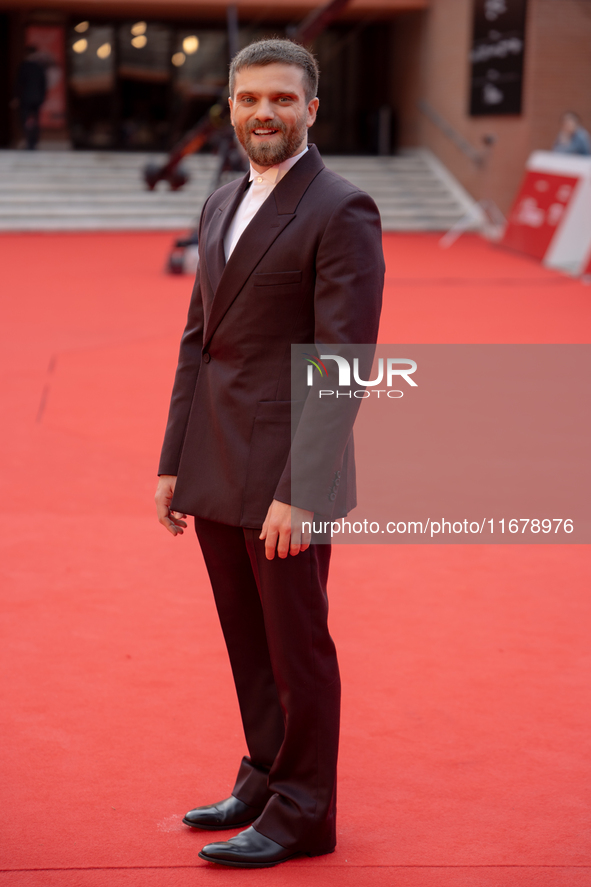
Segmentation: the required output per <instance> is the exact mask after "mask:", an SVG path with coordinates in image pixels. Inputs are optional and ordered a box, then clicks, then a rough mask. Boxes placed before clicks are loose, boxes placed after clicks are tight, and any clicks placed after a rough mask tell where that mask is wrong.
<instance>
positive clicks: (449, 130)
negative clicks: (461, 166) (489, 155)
mask: <svg viewBox="0 0 591 887" xmlns="http://www.w3.org/2000/svg"><path fill="white" fill-rule="evenodd" d="M417 107H418V108H419V110H420V111H422V112H423V114H424V115H425V117H427V118H428V119H429V120H430V121H431V123H434V124H435V126H436V127H437V128H438V129H440V130H441V132H442V133H443V134H444V135H445V136H447V138H448V139H449V140H450V141H451V142H453V143H454V145H455V146H456V148H457V149H458V150H459V151H461V152H462V154H464V156H465V157H467V158H468V159H469V160H471V161H472V163H474V164H475V166H483V164H484V161H485V160H486V152H484V151H479V150H478V148H475V147H474V145H471V144H470V142H469V141H468V140H467V139H465V138H464V136H463V135H462V134H461V133H459V132H458V131H457V129H454V127H453V126H452V125H451V123H449V122H448V121H447V120H446V119H445V118H444V117H442V116H441V114H440V113H439V112H438V111H436V110H435V108H434V107H433V106H432V105H430V104H429V102H427V101H426V100H425V99H421V100H420V101H419V102H417Z"/></svg>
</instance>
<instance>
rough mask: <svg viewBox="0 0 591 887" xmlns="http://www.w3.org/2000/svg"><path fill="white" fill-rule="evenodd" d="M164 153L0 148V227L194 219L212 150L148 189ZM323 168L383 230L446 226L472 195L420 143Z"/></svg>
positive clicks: (124, 226) (129, 225) (122, 225)
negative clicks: (150, 173)
mask: <svg viewBox="0 0 591 887" xmlns="http://www.w3.org/2000/svg"><path fill="white" fill-rule="evenodd" d="M163 159H164V156H158V155H154V154H141V153H140V154H130V153H121V152H119V153H117V152H95V151H89V152H82V151H36V152H25V151H0V230H1V231H60V230H63V231H72V230H74V231H76V230H84V231H89V230H156V229H161V230H172V229H179V228H180V229H183V228H188V227H191V226H192V225H194V223H195V220H196V219H197V217H198V215H199V213H200V211H201V207H202V205H203V203H204V202H205V200H206V198H207V196H208V194H209V193H210V191H211V187H212V183H213V178H214V175H215V170H216V168H217V158H216V157H214V156H213V155H193V156H191V157H187V158H185V160H184V161H183V164H184V166H185V167H186V168H187V170H188V171H189V173H190V176H191V180H190V182H188V183H187V185H186V186H185V187H184V188H183V189H181V190H180V191H176V192H173V191H171V190H170V189H169V188H168V186H167V185H166V184H165V183H160V184H159V186H158V188H157V189H156V190H155V191H152V192H150V191H148V190H147V189H146V188H145V185H144V183H143V179H142V170H143V168H144V166H145V165H146V164H147V163H157V162H159V161H160V162H161V161H162V160H163ZM324 162H325V163H326V165H327V167H328V168H329V169H332V170H334V171H335V172H337V173H338V174H339V175H342V176H343V177H344V178H347V179H349V181H351V182H352V183H353V184H355V185H357V187H359V188H362V189H363V190H365V191H367V192H368V193H369V194H371V195H372V196H373V197H374V199H375V200H376V203H377V205H378V208H379V210H380V213H381V215H382V224H383V228H384V230H386V231H404V230H407V231H420V230H447V229H448V228H450V227H451V226H452V225H453V224H454V223H455V222H457V221H458V219H460V218H461V217H462V216H463V215H465V214H466V212H467V211H469V210H470V209H471V208H472V207H473V201H472V200H471V198H470V197H469V196H468V195H467V194H466V193H465V192H464V191H463V190H462V189H461V187H460V186H459V185H458V183H457V182H455V180H454V179H452V177H451V176H450V175H449V173H448V172H447V170H445V169H444V168H443V167H441V165H440V164H439V163H438V161H436V159H435V158H434V157H433V156H432V155H430V154H429V153H428V152H426V151H424V150H416V151H413V152H409V153H406V154H404V155H400V156H396V157H334V156H328V157H324Z"/></svg>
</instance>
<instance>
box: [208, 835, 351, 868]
mask: <svg viewBox="0 0 591 887" xmlns="http://www.w3.org/2000/svg"><path fill="white" fill-rule="evenodd" d="M333 850H334V847H333V848H332V849H331V850H325V851H321V852H311V853H307V852H306V851H305V850H293V849H292V850H289V849H288V848H286V847H282V846H281V844H277V843H275V841H272V840H271V838H267V837H265V835H261V834H259V832H257V830H256V829H255V828H254V827H253V826H251V827H250V828H247V829H246V831H244V832H240V834H239V835H235V836H234V837H233V838H230V840H229V841H220V842H219V843H216V844H206V846H205V847H204V848H203V850H202V851H201V853H200V854H199V856H200V857H201V859H205V860H206V861H207V862H217V863H219V864H220V865H232V866H236V867H237V868H243V869H262V868H269V867H270V866H272V865H278V864H279V863H280V862H286V861H287V860H288V859H293V858H294V857H295V856H322V855H323V853H332V852H333Z"/></svg>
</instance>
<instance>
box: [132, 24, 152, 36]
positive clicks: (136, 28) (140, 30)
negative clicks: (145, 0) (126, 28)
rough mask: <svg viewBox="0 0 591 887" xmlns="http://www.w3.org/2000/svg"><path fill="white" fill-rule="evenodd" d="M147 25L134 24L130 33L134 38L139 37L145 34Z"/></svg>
mask: <svg viewBox="0 0 591 887" xmlns="http://www.w3.org/2000/svg"><path fill="white" fill-rule="evenodd" d="M147 27H148V26H147V24H146V23H145V22H136V23H135V25H132V26H131V33H132V34H133V36H134V37H139V35H140V34H145V33H146V28H147Z"/></svg>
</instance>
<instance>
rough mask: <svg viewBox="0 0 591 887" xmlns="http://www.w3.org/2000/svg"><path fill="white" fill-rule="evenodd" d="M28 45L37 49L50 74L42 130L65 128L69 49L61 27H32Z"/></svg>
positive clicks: (46, 70) (27, 39) (40, 119)
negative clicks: (67, 56)
mask: <svg viewBox="0 0 591 887" xmlns="http://www.w3.org/2000/svg"><path fill="white" fill-rule="evenodd" d="M25 40H26V44H27V46H35V47H37V50H38V58H39V61H40V62H41V63H42V64H43V65H44V66H45V73H46V75H47V97H46V99H45V101H44V103H43V105H42V106H41V116H40V118H39V123H40V125H41V129H62V128H63V127H64V126H65V124H66V47H65V34H64V29H63V28H62V27H60V26H59V25H29V27H28V28H27V32H26V38H25Z"/></svg>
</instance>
